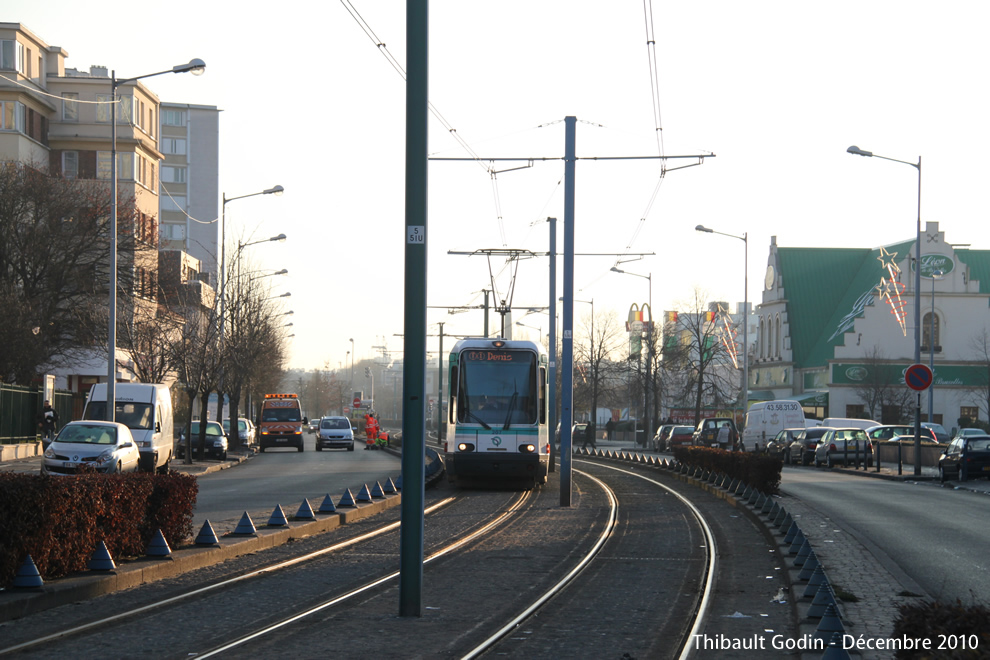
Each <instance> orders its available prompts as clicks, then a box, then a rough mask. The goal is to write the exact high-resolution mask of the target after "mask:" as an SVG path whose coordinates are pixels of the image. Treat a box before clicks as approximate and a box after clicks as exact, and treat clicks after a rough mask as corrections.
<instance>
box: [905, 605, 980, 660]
mask: <svg viewBox="0 0 990 660" xmlns="http://www.w3.org/2000/svg"><path fill="white" fill-rule="evenodd" d="M988 620H990V608H987V607H986V606H985V605H969V606H966V605H963V604H962V602H961V601H958V600H957V601H956V602H955V603H951V604H950V603H942V602H939V601H924V602H921V603H908V604H905V605H901V607H900V608H899V613H898V617H897V620H896V621H895V622H894V634H893V635H892V637H893V638H895V639H897V638H901V637H905V638H911V639H919V638H920V639H927V640H931V643H932V648H933V650H932V651H931V652H927V653H926V652H923V651H922V652H920V653H921V655H919V651H918V650H917V649H912V650H905V649H900V650H898V651H897V654H896V656H895V657H898V658H917V657H929V658H930V657H939V658H973V659H974V660H975V659H976V658H985V657H987V649H988V648H990V631H988V630H987V621H988ZM940 645H941V646H943V648H942V649H940V650H935V649H936V647H938V646H940Z"/></svg>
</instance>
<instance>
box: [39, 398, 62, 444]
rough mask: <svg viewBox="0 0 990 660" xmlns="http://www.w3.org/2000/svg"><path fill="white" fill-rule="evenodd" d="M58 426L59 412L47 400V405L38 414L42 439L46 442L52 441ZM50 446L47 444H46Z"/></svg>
mask: <svg viewBox="0 0 990 660" xmlns="http://www.w3.org/2000/svg"><path fill="white" fill-rule="evenodd" d="M57 425H58V412H56V411H55V409H54V408H52V404H51V402H50V401H49V400H48V399H45V403H44V404H43V405H42V406H41V412H40V413H38V427H39V428H41V437H42V439H44V440H48V441H51V440H52V438H54V437H55V430H56V427H57ZM45 444H46V445H47V444H48V443H47V442H46V443H45Z"/></svg>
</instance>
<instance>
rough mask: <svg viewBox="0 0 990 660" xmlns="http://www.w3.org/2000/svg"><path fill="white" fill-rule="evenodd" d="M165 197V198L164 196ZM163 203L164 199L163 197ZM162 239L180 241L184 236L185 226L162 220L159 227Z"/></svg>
mask: <svg viewBox="0 0 990 660" xmlns="http://www.w3.org/2000/svg"><path fill="white" fill-rule="evenodd" d="M165 199H167V198H165ZM163 203H164V199H163ZM159 230H160V231H161V236H162V240H163V241H182V240H185V238H186V226H185V225H178V224H172V223H169V222H163V223H162V224H161V226H160V228H159Z"/></svg>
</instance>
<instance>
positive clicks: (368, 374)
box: [364, 367, 371, 378]
mask: <svg viewBox="0 0 990 660" xmlns="http://www.w3.org/2000/svg"><path fill="white" fill-rule="evenodd" d="M364 377H365V378H371V367H365V368H364Z"/></svg>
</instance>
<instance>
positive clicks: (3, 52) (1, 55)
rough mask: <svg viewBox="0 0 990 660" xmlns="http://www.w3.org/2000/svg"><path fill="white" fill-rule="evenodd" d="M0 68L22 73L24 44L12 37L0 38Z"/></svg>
mask: <svg viewBox="0 0 990 660" xmlns="http://www.w3.org/2000/svg"><path fill="white" fill-rule="evenodd" d="M0 69H6V70H8V71H17V72H19V73H24V44H22V43H19V42H17V41H15V40H13V39H3V40H0Z"/></svg>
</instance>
